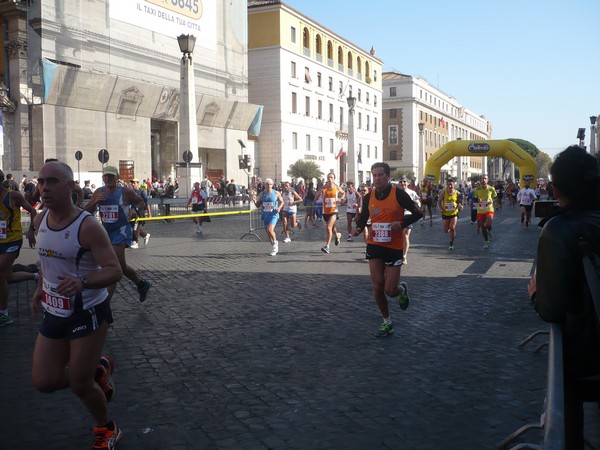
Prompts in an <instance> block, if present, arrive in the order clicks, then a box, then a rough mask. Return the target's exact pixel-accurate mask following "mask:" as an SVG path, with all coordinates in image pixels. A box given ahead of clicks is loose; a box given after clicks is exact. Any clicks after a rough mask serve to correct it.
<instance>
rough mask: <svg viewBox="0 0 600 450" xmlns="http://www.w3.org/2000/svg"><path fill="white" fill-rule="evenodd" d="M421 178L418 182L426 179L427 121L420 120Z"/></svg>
mask: <svg viewBox="0 0 600 450" xmlns="http://www.w3.org/2000/svg"><path fill="white" fill-rule="evenodd" d="M418 126H419V175H418V177H419V179H418V182H419V183H421V182H422V181H423V180H424V179H425V142H424V134H425V123H424V122H419V125H418Z"/></svg>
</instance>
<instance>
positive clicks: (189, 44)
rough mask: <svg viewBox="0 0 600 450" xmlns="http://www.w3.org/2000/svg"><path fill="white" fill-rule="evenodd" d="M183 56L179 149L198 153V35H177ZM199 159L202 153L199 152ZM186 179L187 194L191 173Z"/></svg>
mask: <svg viewBox="0 0 600 450" xmlns="http://www.w3.org/2000/svg"><path fill="white" fill-rule="evenodd" d="M177 42H178V43H179V49H180V50H181V53H183V56H182V57H181V79H180V83H179V91H180V103H181V108H180V112H179V149H180V153H181V151H185V150H189V151H190V152H192V154H198V130H197V126H196V89H195V84H194V64H193V61H192V53H193V52H194V46H195V45H196V37H195V36H194V35H191V34H182V35H180V36H178V37H177ZM198 159H200V155H199V154H198ZM186 176H187V178H188V179H187V180H185V191H184V192H185V195H186V196H189V193H190V180H189V174H188V175H186ZM200 179H202V168H200Z"/></svg>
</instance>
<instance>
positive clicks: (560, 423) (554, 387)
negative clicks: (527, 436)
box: [544, 323, 565, 450]
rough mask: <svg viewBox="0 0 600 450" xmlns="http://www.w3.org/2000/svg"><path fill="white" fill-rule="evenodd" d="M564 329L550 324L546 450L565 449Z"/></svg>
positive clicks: (545, 423)
mask: <svg viewBox="0 0 600 450" xmlns="http://www.w3.org/2000/svg"><path fill="white" fill-rule="evenodd" d="M563 369H564V366H563V345H562V328H561V326H560V325H559V324H556V323H552V324H550V344H549V347H548V380H547V386H546V409H545V414H544V415H545V419H544V450H563V449H564V448H565V396H564V381H565V380H564V375H563V374H564V372H563Z"/></svg>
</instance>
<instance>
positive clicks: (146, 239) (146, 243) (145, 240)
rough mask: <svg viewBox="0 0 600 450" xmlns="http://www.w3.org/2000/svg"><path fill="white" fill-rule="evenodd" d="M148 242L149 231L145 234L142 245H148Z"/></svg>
mask: <svg viewBox="0 0 600 450" xmlns="http://www.w3.org/2000/svg"><path fill="white" fill-rule="evenodd" d="M148 242H150V233H148V234H146V236H144V245H148Z"/></svg>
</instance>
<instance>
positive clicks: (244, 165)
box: [238, 155, 252, 169]
mask: <svg viewBox="0 0 600 450" xmlns="http://www.w3.org/2000/svg"><path fill="white" fill-rule="evenodd" d="M238 163H239V167H240V169H251V168H252V160H251V159H250V155H243V156H242V155H240V156H238Z"/></svg>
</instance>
